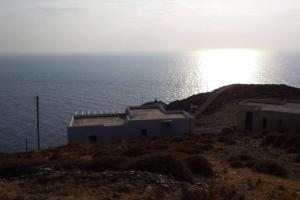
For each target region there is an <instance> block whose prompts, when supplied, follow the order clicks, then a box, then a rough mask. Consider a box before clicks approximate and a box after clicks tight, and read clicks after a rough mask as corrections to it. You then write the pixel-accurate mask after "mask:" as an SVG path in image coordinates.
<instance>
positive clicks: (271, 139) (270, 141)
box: [261, 135, 276, 146]
mask: <svg viewBox="0 0 300 200" xmlns="http://www.w3.org/2000/svg"><path fill="white" fill-rule="evenodd" d="M275 139H276V136H275V135H267V136H266V137H265V138H264V139H263V140H262V142H261V145H263V146H268V145H271V144H273V143H274V141H275Z"/></svg>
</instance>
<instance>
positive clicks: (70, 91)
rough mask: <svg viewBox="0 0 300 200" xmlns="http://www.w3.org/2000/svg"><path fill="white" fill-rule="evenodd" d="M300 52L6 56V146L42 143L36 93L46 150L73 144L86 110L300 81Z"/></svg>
mask: <svg viewBox="0 0 300 200" xmlns="http://www.w3.org/2000/svg"><path fill="white" fill-rule="evenodd" d="M299 77H300V53H297V52H266V51H258V50H239V49H237V50H232V49H231V50H206V51H200V52H194V53H186V54H172V55H169V54H168V55H167V54H93V55H87V54H85V55H1V56H0V113H1V115H0V152H17V151H24V150H25V139H26V138H27V139H28V145H29V149H35V148H36V130H35V123H36V119H35V109H36V108H35V99H34V97H35V96H39V97H40V123H41V146H42V148H47V147H54V146H59V145H63V144H66V143H67V125H68V123H69V121H70V119H71V117H72V115H73V114H74V113H75V112H76V111H78V112H81V111H86V112H87V111H106V112H109V111H123V110H124V109H125V107H126V106H128V105H139V104H141V103H143V102H146V101H152V100H154V99H159V100H163V101H165V102H167V103H169V102H171V101H174V100H177V99H182V98H186V97H188V96H190V95H193V94H196V93H199V92H207V91H211V90H213V89H215V88H217V87H220V86H223V85H226V84H231V83H280V84H282V83H284V84H289V85H292V86H296V87H300V78H299Z"/></svg>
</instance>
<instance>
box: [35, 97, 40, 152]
mask: <svg viewBox="0 0 300 200" xmlns="http://www.w3.org/2000/svg"><path fill="white" fill-rule="evenodd" d="M36 132H37V149H38V151H39V150H40V110H39V96H37V97H36Z"/></svg>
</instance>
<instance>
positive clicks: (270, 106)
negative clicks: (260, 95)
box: [242, 100, 300, 114]
mask: <svg viewBox="0 0 300 200" xmlns="http://www.w3.org/2000/svg"><path fill="white" fill-rule="evenodd" d="M242 105H247V106H253V107H255V109H259V110H261V111H271V112H281V113H293V114H300V102H296V101H294V102H293V101H279V100H278V101H270V102H268V101H266V100H264V101H259V100H258V101H255V100H249V101H246V102H244V103H242Z"/></svg>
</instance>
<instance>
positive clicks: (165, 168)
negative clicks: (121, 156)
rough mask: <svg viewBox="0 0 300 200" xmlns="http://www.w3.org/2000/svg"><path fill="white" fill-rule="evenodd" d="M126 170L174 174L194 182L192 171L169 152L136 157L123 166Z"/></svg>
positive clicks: (178, 177) (176, 176)
mask: <svg viewBox="0 0 300 200" xmlns="http://www.w3.org/2000/svg"><path fill="white" fill-rule="evenodd" d="M122 168H123V169H125V170H140V171H148V172H154V173H159V174H166V175H173V176H174V177H175V178H176V179H178V180H183V181H189V182H192V180H193V178H192V175H191V173H190V171H189V170H188V169H187V168H185V166H184V165H183V164H182V163H181V162H180V161H179V160H177V159H176V158H175V157H174V156H172V155H169V154H151V155H145V156H141V157H138V158H134V159H131V160H129V161H128V162H127V163H125V164H124V165H123V167H122Z"/></svg>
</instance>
